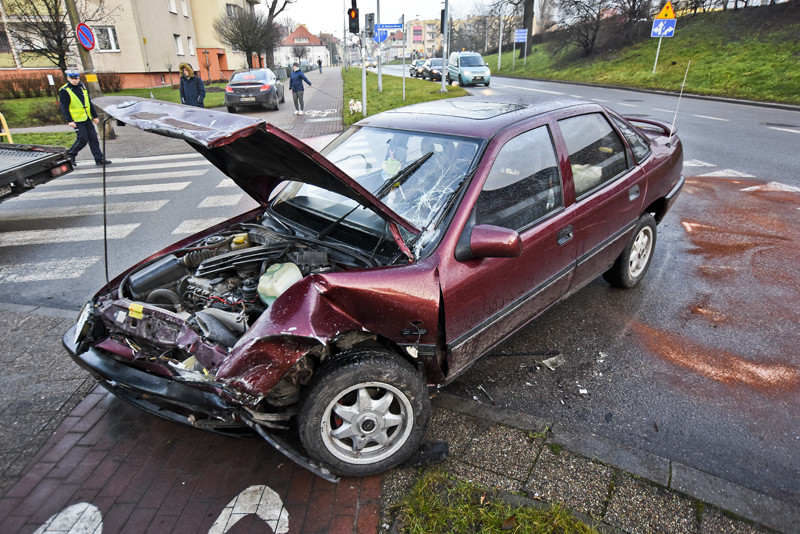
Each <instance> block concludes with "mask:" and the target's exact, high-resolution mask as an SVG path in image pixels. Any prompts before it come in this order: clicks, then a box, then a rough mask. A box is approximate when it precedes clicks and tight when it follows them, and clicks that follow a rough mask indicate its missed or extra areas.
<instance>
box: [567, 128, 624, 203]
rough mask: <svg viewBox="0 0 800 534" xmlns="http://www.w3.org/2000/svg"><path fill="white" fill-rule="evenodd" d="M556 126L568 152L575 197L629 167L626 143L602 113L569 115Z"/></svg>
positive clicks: (595, 187) (591, 189) (598, 185)
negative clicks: (559, 129)
mask: <svg viewBox="0 0 800 534" xmlns="http://www.w3.org/2000/svg"><path fill="white" fill-rule="evenodd" d="M558 125H559V127H560V128H561V133H562V135H563V136H564V141H565V143H566V145H567V150H568V151H569V160H570V165H571V166H572V180H573V182H574V184H575V196H576V197H577V198H580V197H581V196H583V195H585V194H587V193H589V192H590V191H593V190H594V189H597V188H598V187H600V186H601V185H603V184H605V183H607V182H609V181H610V180H611V179H613V178H614V177H615V176H617V175H618V174H620V173H621V172H624V171H625V170H627V169H628V162H627V160H626V157H625V145H624V144H623V143H622V140H621V139H620V137H619V135H618V134H617V132H616V131H615V130H614V129H613V128H612V127H611V124H610V123H609V122H608V120H606V118H605V117H604V116H603V115H602V114H601V113H589V114H586V115H578V116H577V117H569V118H567V119H562V120H560V121H558Z"/></svg>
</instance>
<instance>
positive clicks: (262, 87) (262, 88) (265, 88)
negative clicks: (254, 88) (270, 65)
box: [259, 83, 271, 93]
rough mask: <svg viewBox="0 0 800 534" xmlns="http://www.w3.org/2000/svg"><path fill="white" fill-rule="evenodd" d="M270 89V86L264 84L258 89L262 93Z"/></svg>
mask: <svg viewBox="0 0 800 534" xmlns="http://www.w3.org/2000/svg"><path fill="white" fill-rule="evenodd" d="M270 87H271V86H270V84H268V83H265V84H264V85H262V86H261V88H260V89H259V92H261V93H263V92H264V91H269V88H270Z"/></svg>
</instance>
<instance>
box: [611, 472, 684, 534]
mask: <svg viewBox="0 0 800 534" xmlns="http://www.w3.org/2000/svg"><path fill="white" fill-rule="evenodd" d="M604 521H605V522H606V523H609V524H611V525H613V526H615V527H617V528H620V529H622V530H624V531H626V532H631V533H641V534H658V533H661V532H663V533H665V534H666V533H669V534H682V533H692V534H694V533H699V531H700V529H699V525H698V523H697V513H696V507H695V504H694V502H692V501H690V500H688V499H685V498H683V497H681V496H679V495H678V494H676V493H672V492H670V491H667V490H665V489H664V488H661V487H657V486H653V485H651V484H648V483H646V482H643V481H641V480H638V479H635V478H633V477H631V476H629V475H621V476H620V477H618V480H617V481H616V484H615V488H614V491H613V492H612V494H611V501H610V502H609V504H608V511H607V512H606V515H605V517H604Z"/></svg>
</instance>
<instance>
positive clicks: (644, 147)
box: [611, 115, 650, 163]
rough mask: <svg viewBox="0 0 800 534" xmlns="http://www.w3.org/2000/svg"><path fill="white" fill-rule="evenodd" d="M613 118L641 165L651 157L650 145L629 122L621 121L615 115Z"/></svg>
mask: <svg viewBox="0 0 800 534" xmlns="http://www.w3.org/2000/svg"><path fill="white" fill-rule="evenodd" d="M611 118H612V119H613V120H614V124H616V125H617V128H619V131H620V132H622V135H623V136H624V137H625V140H627V141H628V144H629V145H630V147H631V150H633V155H634V156H635V157H636V161H637V162H639V163H641V162H642V161H644V159H645V158H646V157H647V156H649V155H650V145H649V144H647V141H645V139H644V137H643V136H642V134H640V133H639V132H637V131H636V130H635V129H634V128H633V127H632V126H631V125H630V124H628V123H627V122H625V121H623V120H620V119H619V118H617V117H614V116H613V115H612V116H611Z"/></svg>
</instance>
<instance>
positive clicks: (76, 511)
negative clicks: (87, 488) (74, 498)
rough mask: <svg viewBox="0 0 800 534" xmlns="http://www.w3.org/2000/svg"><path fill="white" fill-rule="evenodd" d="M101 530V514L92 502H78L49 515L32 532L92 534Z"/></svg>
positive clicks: (41, 533)
mask: <svg viewBox="0 0 800 534" xmlns="http://www.w3.org/2000/svg"><path fill="white" fill-rule="evenodd" d="M100 532H103V514H102V513H101V512H100V510H98V509H97V507H96V506H94V505H93V504H89V503H88V502H80V503H78V504H73V505H72V506H69V507H67V508H64V509H63V510H61V511H60V512H59V513H57V514H55V515H53V516H50V519H48V520H47V521H45V523H44V525H42V526H41V527H39V528H38V529H36V532H34V533H33V534H56V533H58V534H94V533H100Z"/></svg>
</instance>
